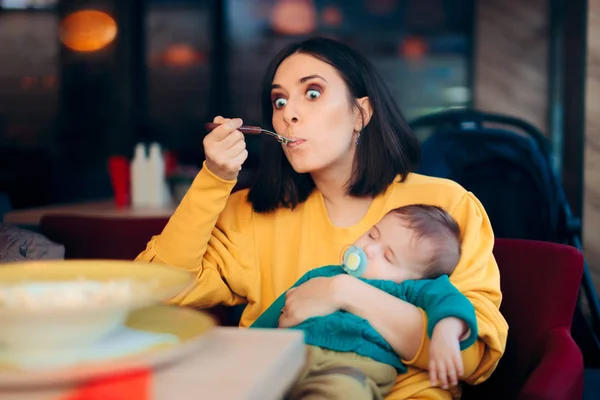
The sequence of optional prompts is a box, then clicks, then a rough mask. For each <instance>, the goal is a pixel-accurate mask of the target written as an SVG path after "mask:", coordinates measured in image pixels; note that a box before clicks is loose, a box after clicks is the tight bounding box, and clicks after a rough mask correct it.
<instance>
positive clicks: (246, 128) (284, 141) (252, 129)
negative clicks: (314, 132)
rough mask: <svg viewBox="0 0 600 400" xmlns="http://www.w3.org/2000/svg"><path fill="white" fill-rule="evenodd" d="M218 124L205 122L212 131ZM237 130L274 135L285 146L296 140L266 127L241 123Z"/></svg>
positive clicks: (251, 133)
mask: <svg viewBox="0 0 600 400" xmlns="http://www.w3.org/2000/svg"><path fill="white" fill-rule="evenodd" d="M219 125H221V124H216V123H214V122H207V123H206V124H205V127H206V129H207V130H209V131H212V130H213V129H215V128H216V127H217V126H219ZM237 130H238V131H240V132H242V133H246V134H249V135H260V134H261V133H264V134H267V135H269V136H272V137H274V138H275V139H277V141H278V142H279V143H282V144H285V145H286V146H287V145H288V144H289V143H293V142H295V141H296V140H295V139H292V138H287V137H285V136H281V135H279V134H277V133H275V132H271V131H269V130H267V129H263V128H261V127H260V126H251V125H242V126H240V127H239V128H238V129H237Z"/></svg>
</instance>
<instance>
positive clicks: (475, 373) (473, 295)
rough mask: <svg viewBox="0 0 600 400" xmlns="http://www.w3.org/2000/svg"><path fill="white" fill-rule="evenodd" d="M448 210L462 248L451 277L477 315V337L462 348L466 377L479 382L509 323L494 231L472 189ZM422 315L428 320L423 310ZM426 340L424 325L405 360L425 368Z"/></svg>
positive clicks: (494, 363)
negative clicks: (458, 230)
mask: <svg viewBox="0 0 600 400" xmlns="http://www.w3.org/2000/svg"><path fill="white" fill-rule="evenodd" d="M449 211H450V213H451V214H452V216H453V217H454V218H455V219H456V221H457V222H458V224H459V225H460V228H461V249H462V255H461V258H460V261H459V263H458V265H457V267H456V269H455V271H454V272H453V273H452V275H451V276H450V281H451V282H452V284H453V285H454V286H455V287H456V288H457V289H458V290H459V291H460V292H461V293H462V294H463V295H465V296H466V297H467V298H468V299H469V301H470V302H471V304H472V305H473V307H475V315H476V317H477V328H478V339H477V341H476V343H475V346H471V347H469V349H467V350H465V351H464V352H463V362H464V365H465V381H466V382H467V383H470V384H478V383H481V382H483V381H484V380H486V379H487V378H488V377H489V376H490V375H491V374H492V372H493V371H494V369H495V368H496V366H497V365H498V361H499V360H500V357H501V356H502V354H503V353H504V350H505V347H506V339H507V334H508V325H507V323H506V320H505V319H504V317H503V316H502V314H501V313H500V302H501V300H502V294H501V291H500V273H499V270H498V265H497V264H496V260H495V259H494V256H493V253H492V250H493V248H494V234H493V231H492V227H491V224H490V221H489V218H488V216H487V214H486V213H485V210H484V208H483V206H482V205H481V203H480V202H479V200H478V199H477V198H476V197H475V196H474V195H473V194H472V193H470V192H465V193H464V195H463V196H462V197H461V199H460V200H459V201H458V203H457V204H456V205H455V206H454V207H453V208H452V209H450V210H449ZM424 319H425V321H426V323H427V320H428V317H427V315H425V314H424ZM429 344H430V339H429V336H428V335H427V329H424V330H423V339H422V341H421V347H420V348H419V350H418V352H417V355H416V356H415V357H414V358H413V359H412V360H404V362H405V363H406V364H408V365H414V366H417V367H419V368H421V369H427V365H428V363H429V356H428V348H429Z"/></svg>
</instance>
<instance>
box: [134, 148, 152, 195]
mask: <svg viewBox="0 0 600 400" xmlns="http://www.w3.org/2000/svg"><path fill="white" fill-rule="evenodd" d="M148 172H149V168H148V157H146V146H145V145H144V144H143V143H138V144H137V145H136V146H135V151H134V155H133V161H132V162H131V167H130V174H131V205H132V206H133V207H147V206H148V205H149V204H150V193H149V191H148V189H149V185H148V184H149V179H148V178H149V177H148Z"/></svg>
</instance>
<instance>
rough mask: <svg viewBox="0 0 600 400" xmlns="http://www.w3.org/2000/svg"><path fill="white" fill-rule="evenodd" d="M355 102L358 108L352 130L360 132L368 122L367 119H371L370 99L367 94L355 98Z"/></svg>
mask: <svg viewBox="0 0 600 400" xmlns="http://www.w3.org/2000/svg"><path fill="white" fill-rule="evenodd" d="M356 103H357V104H358V109H357V110H356V123H355V125H354V131H356V132H361V131H362V130H363V129H364V128H365V127H366V126H367V125H368V124H369V121H371V117H372V116H373V108H372V107H371V101H370V100H369V98H368V97H367V96H365V97H361V98H360V99H357V100H356Z"/></svg>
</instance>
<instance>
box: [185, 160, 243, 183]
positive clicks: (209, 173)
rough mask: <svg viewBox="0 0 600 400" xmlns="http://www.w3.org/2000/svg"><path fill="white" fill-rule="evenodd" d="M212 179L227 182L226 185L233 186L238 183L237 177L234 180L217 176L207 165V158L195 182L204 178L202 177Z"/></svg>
mask: <svg viewBox="0 0 600 400" xmlns="http://www.w3.org/2000/svg"><path fill="white" fill-rule="evenodd" d="M206 178H209V179H212V180H213V181H216V182H219V184H221V185H222V184H226V185H231V187H233V186H235V184H236V183H237V179H234V180H232V181H229V180H226V179H223V178H221V177H219V176H217V175H216V174H215V173H214V172H212V171H211V170H210V169H209V168H208V167H207V166H206V160H204V161H202V168H201V169H200V172H199V173H198V175H196V178H195V179H194V182H196V181H198V180H202V179H206ZM192 185H194V183H192Z"/></svg>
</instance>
